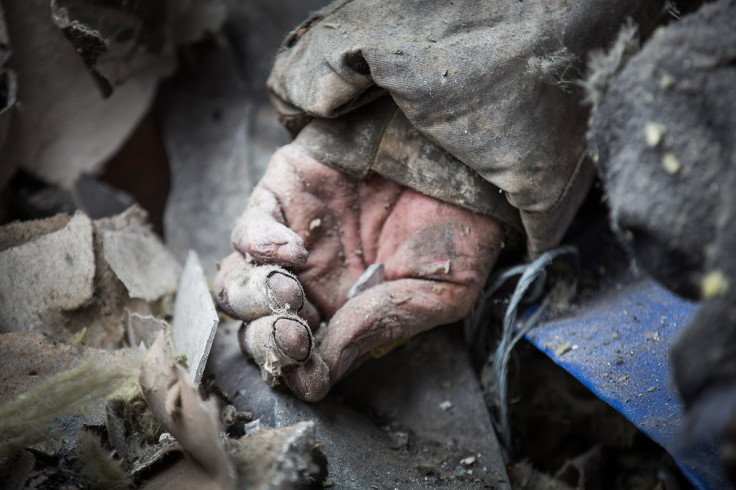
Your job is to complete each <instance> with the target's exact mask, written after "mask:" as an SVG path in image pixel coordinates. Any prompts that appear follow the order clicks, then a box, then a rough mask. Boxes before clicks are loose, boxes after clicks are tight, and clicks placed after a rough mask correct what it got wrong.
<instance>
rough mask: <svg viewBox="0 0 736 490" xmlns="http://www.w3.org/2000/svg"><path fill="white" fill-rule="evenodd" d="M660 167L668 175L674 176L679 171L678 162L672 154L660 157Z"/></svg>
mask: <svg viewBox="0 0 736 490" xmlns="http://www.w3.org/2000/svg"><path fill="white" fill-rule="evenodd" d="M662 167H663V168H664V170H665V172H667V173H668V174H672V175H674V174H676V173H677V172H679V171H680V161H679V160H678V159H677V157H676V156H675V155H673V154H672V153H665V154H664V155H662Z"/></svg>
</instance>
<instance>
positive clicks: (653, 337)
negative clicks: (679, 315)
mask: <svg viewBox="0 0 736 490" xmlns="http://www.w3.org/2000/svg"><path fill="white" fill-rule="evenodd" d="M644 338H645V339H646V340H649V341H652V342H657V341H659V332H644Z"/></svg>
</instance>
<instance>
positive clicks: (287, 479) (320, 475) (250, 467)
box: [226, 421, 327, 490]
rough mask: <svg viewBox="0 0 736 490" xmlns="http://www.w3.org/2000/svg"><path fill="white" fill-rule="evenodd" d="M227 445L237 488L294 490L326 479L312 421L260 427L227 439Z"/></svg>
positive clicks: (324, 461)
mask: <svg viewBox="0 0 736 490" xmlns="http://www.w3.org/2000/svg"><path fill="white" fill-rule="evenodd" d="M226 446H227V450H228V453H229V455H230V457H231V458H232V460H233V461H234V462H235V468H236V473H237V477H238V485H239V487H240V488H261V489H274V490H276V489H294V490H296V489H298V488H303V486H302V485H303V483H304V482H305V481H307V482H308V481H310V480H311V481H312V482H316V483H321V482H322V481H323V480H324V479H325V478H326V477H327V465H326V460H325V459H324V455H323V454H322V453H321V452H320V450H319V449H318V448H317V441H316V434H315V426H314V422H312V421H306V422H299V423H297V424H294V425H290V426H287V427H282V428H279V429H273V428H270V427H263V428H262V429H261V430H259V431H258V432H256V433H254V434H250V435H246V436H244V437H243V438H241V439H239V440H234V439H226Z"/></svg>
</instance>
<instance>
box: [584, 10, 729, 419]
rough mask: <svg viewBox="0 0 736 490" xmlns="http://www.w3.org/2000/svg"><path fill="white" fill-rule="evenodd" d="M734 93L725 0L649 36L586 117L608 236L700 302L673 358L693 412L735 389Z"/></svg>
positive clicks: (663, 279) (668, 284)
mask: <svg viewBox="0 0 736 490" xmlns="http://www.w3.org/2000/svg"><path fill="white" fill-rule="evenodd" d="M734 87H736V1H734V0H727V1H724V0H722V1H719V2H715V3H712V4H708V5H706V6H704V7H703V8H701V9H700V10H699V11H698V12H696V13H695V14H692V15H689V16H687V17H684V18H683V19H682V20H681V21H680V22H677V23H674V24H672V25H671V26H669V27H668V28H667V29H666V30H664V29H663V30H662V31H658V32H657V33H655V35H654V36H653V37H652V39H651V40H650V42H649V43H648V44H647V45H646V46H645V47H644V49H643V50H642V51H641V52H640V53H639V54H638V55H636V56H635V57H634V58H633V59H632V60H631V61H630V62H629V64H628V65H627V66H626V68H625V69H624V70H623V71H622V72H621V75H620V76H619V77H618V78H617V79H616V80H615V81H614V82H613V83H612V84H611V86H610V89H609V91H608V93H607V94H606V95H605V96H604V97H603V98H602V100H601V102H600V104H599V105H598V106H596V108H595V109H594V110H593V112H592V116H591V125H590V133H589V141H590V145H591V152H594V153H596V154H598V155H599V165H600V173H601V177H602V179H603V180H604V184H605V187H606V190H607V193H608V200H609V203H610V206H611V218H612V222H613V226H614V228H615V229H616V230H617V231H618V232H619V234H620V235H621V237H622V239H623V240H622V241H623V242H624V243H625V244H626V246H627V248H628V249H629V250H630V251H631V252H632V253H633V255H634V256H635V258H636V259H637V263H638V264H639V266H640V267H641V268H642V269H644V270H646V271H647V272H648V273H650V274H651V275H652V276H654V277H655V278H656V279H657V280H659V281H660V282H661V283H663V284H664V285H665V286H666V287H668V288H670V289H672V290H673V291H675V292H677V293H678V294H680V295H682V296H685V297H687V298H690V299H693V300H698V299H702V300H703V302H702V305H701V307H700V308H699V310H698V312H697V313H696V315H695V317H694V318H693V320H692V322H691V324H690V325H689V326H688V328H687V329H686V330H685V332H684V334H683V335H682V336H681V338H680V339H679V340H678V341H677V343H676V344H675V345H674V348H673V350H672V358H673V366H674V370H675V378H676V381H677V383H678V387H679V389H680V392H681V394H682V396H683V398H684V399H685V401H686V403H687V404H688V406H689V407H690V408H692V407H693V405H694V404H695V403H697V402H698V401H699V400H702V399H703V397H704V395H705V394H706V392H708V391H712V390H720V389H726V390H731V392H734V391H735V390H734V388H735V387H736V328H734V327H736V320H735V319H736V258H735V257H734V250H736V228H734V226H733V224H734V222H736V193H734V191H733V189H734V186H736V138H735V136H736V89H735V88H734ZM718 404H719V405H721V407H722V408H723V406H724V403H721V402H719V403H718ZM730 405H731V407H730V410H734V409H736V399H735V397H733V396H732V397H731V403H730ZM727 410H728V409H726V410H724V411H727Z"/></svg>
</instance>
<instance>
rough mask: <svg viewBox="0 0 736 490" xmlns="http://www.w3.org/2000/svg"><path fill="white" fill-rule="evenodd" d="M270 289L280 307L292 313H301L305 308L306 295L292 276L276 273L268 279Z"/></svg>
mask: <svg viewBox="0 0 736 490" xmlns="http://www.w3.org/2000/svg"><path fill="white" fill-rule="evenodd" d="M266 284H267V285H268V288H269V289H270V290H271V292H272V293H273V296H274V298H275V299H276V301H277V302H278V303H279V304H278V306H280V307H282V308H284V307H287V305H288V309H289V310H292V311H299V310H301V309H302V306H304V293H303V292H302V287H301V285H300V284H299V281H297V280H296V279H294V278H293V277H291V276H288V275H286V274H282V273H281V272H274V273H273V274H271V275H270V276H268V278H267V279H266Z"/></svg>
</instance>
